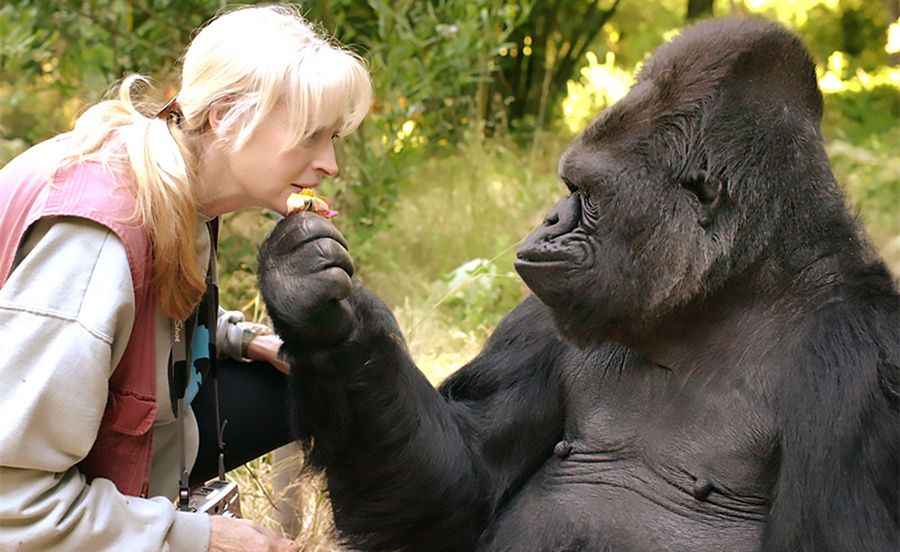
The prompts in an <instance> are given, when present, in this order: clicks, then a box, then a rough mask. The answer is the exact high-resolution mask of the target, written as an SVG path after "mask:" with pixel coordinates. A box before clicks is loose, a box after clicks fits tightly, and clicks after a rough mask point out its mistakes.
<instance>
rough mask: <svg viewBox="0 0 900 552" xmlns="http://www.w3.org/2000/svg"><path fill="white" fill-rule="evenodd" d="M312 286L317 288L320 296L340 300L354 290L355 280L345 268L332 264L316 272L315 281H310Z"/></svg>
mask: <svg viewBox="0 0 900 552" xmlns="http://www.w3.org/2000/svg"><path fill="white" fill-rule="evenodd" d="M310 287H311V288H315V290H316V293H317V294H318V295H319V296H320V297H327V298H329V299H336V300H338V301H340V300H343V299H346V298H347V297H349V296H350V293H351V292H353V280H352V279H351V278H350V274H349V273H347V271H345V270H344V269H343V268H341V267H337V266H332V267H329V268H326V269H325V270H323V271H322V272H319V273H318V274H316V278H315V281H314V282H311V283H310Z"/></svg>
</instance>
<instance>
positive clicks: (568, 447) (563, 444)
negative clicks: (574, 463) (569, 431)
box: [553, 441, 572, 458]
mask: <svg viewBox="0 0 900 552" xmlns="http://www.w3.org/2000/svg"><path fill="white" fill-rule="evenodd" d="M571 453H572V443H570V442H568V441H560V442H558V443H556V446H555V447H553V454H554V455H555V456H556V457H557V458H566V457H568V456H569V454H571Z"/></svg>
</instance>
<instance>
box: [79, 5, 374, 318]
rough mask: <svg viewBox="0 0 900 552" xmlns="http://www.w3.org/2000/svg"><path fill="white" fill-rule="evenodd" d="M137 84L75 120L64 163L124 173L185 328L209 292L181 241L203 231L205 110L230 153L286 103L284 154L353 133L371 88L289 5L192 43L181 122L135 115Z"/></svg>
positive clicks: (162, 283)
mask: <svg viewBox="0 0 900 552" xmlns="http://www.w3.org/2000/svg"><path fill="white" fill-rule="evenodd" d="M140 82H146V79H145V78H144V77H141V76H139V75H132V76H129V77H128V78H126V79H125V80H124V81H123V82H122V84H121V85H120V86H119V88H118V97H117V98H116V99H112V100H107V101H104V102H101V103H99V104H97V105H95V106H93V107H91V108H90V109H88V110H87V111H86V112H85V113H84V114H83V115H82V116H81V117H79V118H78V120H77V121H76V123H75V128H74V130H73V136H74V137H75V144H76V146H75V150H74V151H73V152H72V153H71V155H70V156H68V158H67V159H68V161H69V162H73V161H77V160H82V159H87V158H99V159H100V160H102V161H103V162H104V163H109V164H114V165H116V166H121V167H127V168H128V169H130V171H131V174H132V176H133V185H134V190H135V195H136V198H137V201H136V206H135V219H136V221H137V222H138V223H140V224H143V225H144V226H145V227H146V228H147V229H148V231H149V233H150V236H151V239H152V241H153V250H154V251H153V252H154V259H153V274H154V282H155V283H156V286H157V297H158V300H159V304H160V307H161V308H162V310H163V312H164V313H165V314H166V315H167V316H170V317H173V318H179V319H183V318H186V317H187V316H188V315H189V314H190V313H191V311H192V310H193V308H194V307H195V306H196V304H197V302H198V301H199V300H200V297H201V295H202V294H203V291H204V290H205V287H206V286H205V283H204V280H203V276H202V268H201V267H200V266H198V263H197V252H196V251H195V249H194V240H193V239H184V237H185V236H195V235H197V232H198V231H199V227H198V206H197V199H196V196H195V187H194V184H195V182H196V176H195V170H196V159H195V155H194V154H193V152H192V151H191V141H190V140H189V138H190V137H191V136H196V135H198V134H201V133H204V132H210V131H211V130H210V128H209V125H208V120H209V114H210V111H211V110H212V109H213V108H218V109H220V110H221V113H222V119H221V125H220V129H219V132H221V133H225V132H230V133H233V135H234V137H235V138H234V139H233V140H231V141H229V145H230V147H231V148H232V151H236V150H238V149H240V148H241V146H243V145H244V144H245V143H246V142H247V140H248V139H249V138H250V137H251V136H252V135H253V132H254V131H255V130H256V128H257V126H258V125H259V123H260V122H261V121H262V120H263V119H265V117H266V116H267V115H268V114H269V113H271V111H272V110H273V109H274V108H275V107H276V106H277V105H279V104H284V106H285V107H286V108H287V116H288V121H289V123H290V125H291V128H293V129H294V143H293V144H289V145H288V147H290V146H295V145H298V144H300V143H301V142H302V141H303V140H304V139H306V138H308V137H309V136H311V135H312V134H314V133H315V132H316V131H317V130H319V129H320V128H323V127H327V126H331V125H334V124H335V123H337V125H338V128H337V133H338V135H341V136H343V135H346V134H349V133H351V132H353V131H354V130H355V129H356V128H357V127H358V126H359V124H360V123H361V122H362V120H363V118H364V117H365V116H366V114H367V112H368V110H369V106H370V104H371V100H372V84H371V80H370V77H369V73H368V71H367V69H366V67H365V65H364V63H363V62H362V60H361V59H360V58H359V57H358V56H356V55H355V54H353V53H352V52H350V51H348V50H346V49H344V48H343V47H341V46H340V45H337V44H334V43H332V42H331V41H329V40H328V39H327V38H325V37H323V36H321V35H320V34H319V33H317V32H316V31H315V30H314V29H313V28H312V26H311V25H310V23H309V22H307V21H306V20H305V19H304V18H303V17H302V16H301V15H300V14H299V13H298V12H297V10H296V9H295V8H292V7H288V6H263V7H242V8H238V9H236V10H233V11H230V12H227V13H224V14H223V15H220V16H218V17H216V18H215V19H213V20H212V21H211V22H209V23H208V24H207V25H206V26H205V27H204V28H203V29H202V30H201V31H200V32H199V33H198V34H197V36H196V37H195V38H194V39H193V41H192V42H191V44H190V46H189V47H188V49H187V52H186V53H185V56H184V62H183V65H182V74H181V87H180V90H179V91H178V94H177V101H178V107H179V110H180V113H179V114H178V115H179V116H178V117H177V119H173V118H172V117H169V118H168V119H166V118H153V116H152V115H150V116H145V115H143V114H141V112H139V110H138V107H137V106H136V102H135V101H133V99H132V89H133V88H134V86H135V84H138V83H140ZM157 109H158V107H157ZM178 119H180V121H179V120H178ZM176 121H177V124H174V123H175V122H176Z"/></svg>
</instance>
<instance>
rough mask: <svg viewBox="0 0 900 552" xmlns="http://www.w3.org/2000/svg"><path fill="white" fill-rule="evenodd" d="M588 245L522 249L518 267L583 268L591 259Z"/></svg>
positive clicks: (518, 252) (517, 261)
mask: <svg viewBox="0 0 900 552" xmlns="http://www.w3.org/2000/svg"><path fill="white" fill-rule="evenodd" d="M589 249H590V248H589V247H586V244H574V243H569V244H567V247H564V248H563V247H540V246H538V247H522V248H520V249H519V250H518V251H517V252H516V262H515V264H516V265H517V266H518V265H520V264H521V265H573V266H581V265H582V264H584V263H585V262H586V261H588V260H589V258H590V251H589Z"/></svg>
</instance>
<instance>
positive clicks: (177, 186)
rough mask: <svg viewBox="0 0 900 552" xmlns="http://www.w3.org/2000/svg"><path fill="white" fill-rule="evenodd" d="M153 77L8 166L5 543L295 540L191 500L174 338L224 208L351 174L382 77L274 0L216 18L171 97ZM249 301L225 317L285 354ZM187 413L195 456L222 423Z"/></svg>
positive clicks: (195, 299) (0, 322)
mask: <svg viewBox="0 0 900 552" xmlns="http://www.w3.org/2000/svg"><path fill="white" fill-rule="evenodd" d="M139 80H141V79H140V77H134V76H133V77H130V78H128V79H126V80H125V81H124V82H123V84H122V85H121V86H120V88H119V93H118V99H117V100H111V101H106V102H102V103H100V104H98V105H96V106H94V107H92V108H91V109H89V110H88V111H86V112H85V113H84V114H83V115H82V116H81V117H80V118H79V119H78V121H77V122H76V124H75V128H74V130H73V131H72V132H69V133H66V134H63V135H60V136H58V137H56V138H54V139H51V140H48V141H46V142H44V143H42V144H39V145H37V146H35V147H33V148H31V149H30V150H28V151H26V152H25V153H23V154H22V155H20V156H19V157H17V158H16V159H14V160H13V161H11V162H10V163H9V164H8V165H7V166H6V167H4V168H3V170H2V171H0V286H2V287H0V335H2V336H3V343H4V353H3V355H2V357H0V381H2V382H3V384H2V385H0V419H2V420H3V422H2V425H0V481H2V484H0V549H4V550H5V549H7V548H13V549H16V550H57V549H59V550H72V549H78V550H207V549H209V550H212V551H215V550H287V549H290V547H291V546H293V544H292V543H290V541H287V540H285V539H281V538H280V537H277V536H276V535H274V533H271V532H269V531H267V530H264V529H262V528H259V527H257V526H255V525H254V524H252V523H250V522H248V521H245V520H237V519H230V518H225V517H222V516H212V517H210V516H206V515H203V514H196V513H189V512H182V511H176V510H175V509H173V507H172V502H171V500H172V498H173V497H174V496H175V494H176V493H177V490H178V478H179V473H178V471H179V458H180V456H181V455H180V453H179V448H178V444H177V439H176V438H175V435H176V434H177V429H176V428H177V424H176V423H175V422H174V413H173V408H172V401H171V400H170V397H171V396H173V395H177V394H178V387H179V386H180V385H181V383H172V385H171V386H170V383H171V382H173V381H174V380H172V379H171V376H170V373H169V366H170V354H171V355H175V356H177V352H178V347H175V348H174V349H173V346H172V344H173V341H174V342H175V343H179V342H181V340H182V339H183V337H184V335H183V331H184V328H183V325H182V323H181V321H183V320H185V319H188V318H189V317H190V315H191V313H192V312H193V311H194V309H195V308H196V307H197V305H198V303H199V302H200V300H201V297H202V296H203V294H204V291H205V289H206V288H207V282H206V276H207V274H206V273H207V267H208V266H210V263H209V259H210V255H211V250H212V249H213V248H212V247H211V239H210V233H208V232H207V228H206V223H207V222H208V221H210V220H212V219H214V218H215V217H218V216H219V215H222V214H224V213H228V212H232V211H236V210H239V209H244V208H248V207H264V208H268V209H272V210H274V211H277V212H280V213H282V214H285V211H286V202H287V198H288V196H289V195H290V194H291V193H293V192H296V191H298V190H299V189H302V188H315V187H316V186H318V184H319V183H320V180H321V178H322V177H323V176H333V175H334V174H336V173H337V170H338V167H337V164H336V161H335V157H334V148H333V144H332V140H333V139H334V138H336V137H340V136H344V135H346V134H348V133H350V132H353V131H354V130H355V129H356V127H357V126H358V125H359V124H360V122H361V121H362V119H363V117H364V116H365V114H366V112H367V110H368V108H369V104H370V102H371V82H370V79H369V76H368V73H367V72H366V70H365V68H364V66H363V65H362V63H361V62H360V61H359V59H358V58H357V57H355V56H354V55H353V54H351V53H349V52H347V51H346V50H344V49H342V48H340V47H337V46H335V45H333V44H331V43H329V42H328V41H327V40H325V39H323V38H321V37H320V36H318V35H317V34H316V33H315V32H314V31H313V30H312V29H311V27H310V25H309V24H308V23H307V22H306V21H304V20H303V18H302V17H300V16H299V15H298V14H297V13H296V12H295V11H294V10H292V9H289V8H284V7H271V6H270V7H252V8H243V9H239V10H236V11H232V12H230V13H227V14H225V15H222V16H220V17H218V18H216V19H215V20H213V21H212V22H211V23H210V24H208V25H207V26H206V27H205V28H203V29H202V30H201V31H200V32H199V34H197V36H196V38H195V39H194V40H193V41H192V43H191V45H190V47H189V48H188V50H187V52H186V55H185V57H184V64H183V70H182V77H181V81H182V82H181V87H180V90H179V91H178V94H177V96H176V98H177V99H176V101H173V102H170V104H168V105H167V106H166V107H165V108H164V109H162V110H159V106H157V110H159V114H158V116H153V115H152V114H151V115H150V116H147V115H146V114H142V113H141V112H139V111H138V109H137V108H136V107H135V104H134V102H133V100H132V97H131V90H132V88H133V86H134V85H135V84H136V83H137V82H138V81H139ZM212 265H213V266H214V262H213V263H212ZM237 320H239V317H233V316H230V315H228V314H227V313H226V315H225V317H223V319H220V321H219V322H220V326H221V327H220V331H219V334H220V335H223V336H228V335H231V339H230V340H228V339H226V340H225V343H224V348H225V349H226V350H228V349H230V350H232V353H231V354H232V356H241V357H248V358H256V359H260V360H267V361H270V362H272V363H275V364H277V363H278V360H277V349H278V345H279V343H278V341H277V339H273V338H262V339H258V340H252V341H250V340H248V339H246V338H245V337H246V336H245V335H244V333H245V332H243V331H242V328H241V327H240V326H237V330H235V328H234V327H229V324H230V323H233V322H235V321H237ZM194 333H195V335H196V334H197V333H198V332H194ZM213 333H215V332H213ZM235 342H237V343H238V345H237V346H235ZM240 344H243V345H245V347H241V346H240ZM247 345H249V346H247ZM220 347H221V344H220ZM259 364H260V363H255V364H251V365H245V367H244V369H245V372H246V371H248V370H251V369H253V370H261V369H262V368H261V367H259V366H258V365H259ZM268 370H269V371H270V372H271V373H275V372H274V369H272V368H271V366H269V368H268ZM224 376H225V374H223V378H222V379H223V382H222V383H223V384H225V387H226V389H225V390H224V393H223V395H224V396H225V397H226V398H227V396H228V395H229V394H230V393H231V394H234V393H236V392H235V391H234V390H233V389H232V391H231V392H229V391H228V389H227V387H228V381H226V378H225V377H224ZM266 378H268V380H269V381H278V380H277V378H276V379H274V380H273V379H272V376H271V375H268V376H266ZM250 379H252V376H250ZM234 381H235V382H237V385H241V383H240V381H239V380H234ZM204 387H207V386H204ZM237 392H240V389H239V390H238V391H237ZM191 395H193V393H191V392H189V393H188V396H187V398H188V399H189V398H190V396H191ZM205 395H208V392H207V391H205V390H201V391H200V395H199V398H198V399H197V401H195V405H196V403H197V402H201V401H202V400H204V396H205ZM245 399H247V400H249V398H245ZM225 402H226V401H224V400H223V408H225V407H226V405H225ZM245 402H246V400H245ZM256 402H257V403H258V404H259V403H262V404H261V407H262V408H266V406H267V405H266V403H265V401H256ZM281 406H282V405H279V407H281ZM251 410H252V409H251ZM258 410H259V408H257V411H258ZM198 412H199V408H198ZM234 412H235V414H233V415H232V420H233V418H234V417H235V416H239V415H240V410H234ZM204 416H206V417H209V414H204ZM198 417H201V418H202V416H199V415H198ZM226 417H227V416H226ZM251 421H252V420H251ZM184 422H185V425H186V426H187V430H188V431H187V432H186V433H187V439H186V441H187V443H186V450H187V454H186V455H185V456H187V457H188V466H187V467H188V469H190V466H191V463H192V459H193V458H194V457H195V456H196V450H197V447H198V441H204V440H206V441H207V442H209V441H214V440H215V436H214V435H212V436H210V435H206V434H207V433H208V432H210V430H209V429H207V428H206V427H205V425H206V426H208V425H209V424H204V423H203V421H202V420H201V424H200V427H201V430H200V433H201V434H202V435H203V438H199V439H198V436H197V433H198V431H197V422H196V420H195V418H194V416H193V414H192V413H191V410H190V409H187V410H186V411H185V412H184ZM239 422H240V423H244V424H246V423H247V420H244V419H241V420H239ZM229 423H231V421H230V422H229ZM282 423H283V422H282ZM212 427H213V428H214V426H212ZM260 430H261V432H263V433H264V432H265V431H266V428H260ZM212 431H214V429H213V430H212ZM226 431H227V429H226ZM245 433H246V432H245ZM238 437H240V435H238ZM226 438H227V435H226ZM232 444H233V443H229V450H230V446H231V445H232ZM200 461H206V462H207V463H210V462H212V463H213V464H214V459H201V460H200ZM205 475H208V474H204V476H205ZM151 496H155V497H156V498H149V497H151Z"/></svg>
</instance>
